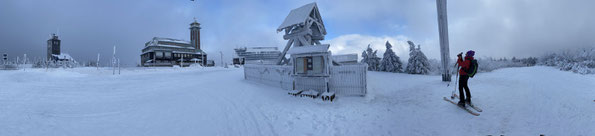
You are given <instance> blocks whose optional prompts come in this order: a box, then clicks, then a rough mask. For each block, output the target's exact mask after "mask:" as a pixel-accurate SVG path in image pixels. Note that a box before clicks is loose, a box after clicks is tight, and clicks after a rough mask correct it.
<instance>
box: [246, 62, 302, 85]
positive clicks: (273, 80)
mask: <svg viewBox="0 0 595 136" xmlns="http://www.w3.org/2000/svg"><path fill="white" fill-rule="evenodd" d="M291 68H292V67H291V66H280V65H257V64H246V65H244V79H246V80H251V81H257V82H260V83H263V84H266V85H270V86H276V87H280V88H283V89H286V90H291V89H293V78H292V77H291Z"/></svg>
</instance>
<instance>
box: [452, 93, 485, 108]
mask: <svg viewBox="0 0 595 136" xmlns="http://www.w3.org/2000/svg"><path fill="white" fill-rule="evenodd" d="M454 95H455V97H456V98H457V99H459V100H460V98H459V95H457V94H454ZM465 104H467V105H469V107H471V108H473V109H474V110H476V111H478V112H483V110H481V108H479V107H477V106H475V105H474V104H472V103H465Z"/></svg>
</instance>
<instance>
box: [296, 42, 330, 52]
mask: <svg viewBox="0 0 595 136" xmlns="http://www.w3.org/2000/svg"><path fill="white" fill-rule="evenodd" d="M329 46H330V44H321V45H307V46H300V47H293V48H291V49H289V51H287V53H289V54H302V53H318V52H328V48H329Z"/></svg>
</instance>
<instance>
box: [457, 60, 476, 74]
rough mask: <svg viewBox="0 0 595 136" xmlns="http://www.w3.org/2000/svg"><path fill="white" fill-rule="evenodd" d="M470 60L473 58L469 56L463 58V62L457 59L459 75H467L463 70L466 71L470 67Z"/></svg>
mask: <svg viewBox="0 0 595 136" xmlns="http://www.w3.org/2000/svg"><path fill="white" fill-rule="evenodd" d="M471 60H473V57H471V56H465V60H463V59H462V58H461V57H459V59H458V60H457V64H459V66H460V67H461V69H460V70H459V75H467V72H465V70H468V69H469V67H470V66H471Z"/></svg>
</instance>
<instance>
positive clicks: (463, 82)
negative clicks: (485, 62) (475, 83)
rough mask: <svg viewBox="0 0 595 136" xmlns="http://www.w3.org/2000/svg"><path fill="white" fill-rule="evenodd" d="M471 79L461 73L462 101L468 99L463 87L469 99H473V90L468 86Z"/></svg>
mask: <svg viewBox="0 0 595 136" xmlns="http://www.w3.org/2000/svg"><path fill="white" fill-rule="evenodd" d="M468 80H469V76H468V75H461V76H459V97H460V99H459V100H461V101H464V100H466V99H465V95H463V89H465V93H466V94H467V95H466V96H467V99H471V92H470V90H469V86H467V81H468Z"/></svg>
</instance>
